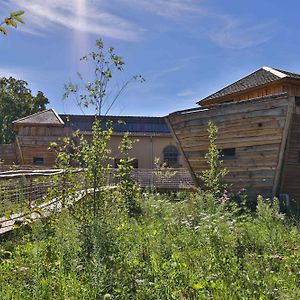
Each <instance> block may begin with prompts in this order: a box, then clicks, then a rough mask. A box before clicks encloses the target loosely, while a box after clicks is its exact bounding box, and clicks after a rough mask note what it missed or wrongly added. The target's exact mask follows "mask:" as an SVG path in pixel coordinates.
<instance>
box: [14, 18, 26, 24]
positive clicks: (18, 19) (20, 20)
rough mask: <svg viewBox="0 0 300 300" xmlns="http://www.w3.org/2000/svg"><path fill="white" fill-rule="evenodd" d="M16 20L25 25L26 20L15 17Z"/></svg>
mask: <svg viewBox="0 0 300 300" xmlns="http://www.w3.org/2000/svg"><path fill="white" fill-rule="evenodd" d="M14 19H15V20H17V21H18V22H19V23H22V24H24V23H25V22H24V20H23V19H22V18H20V17H18V16H15V17H14Z"/></svg>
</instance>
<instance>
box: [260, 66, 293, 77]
mask: <svg viewBox="0 0 300 300" xmlns="http://www.w3.org/2000/svg"><path fill="white" fill-rule="evenodd" d="M262 69H264V70H265V71H268V72H271V73H272V74H274V75H275V76H277V77H279V78H285V77H288V75H287V74H284V73H282V72H281V71H279V70H277V69H274V68H271V67H267V66H264V67H262Z"/></svg>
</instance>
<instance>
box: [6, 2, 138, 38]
mask: <svg viewBox="0 0 300 300" xmlns="http://www.w3.org/2000/svg"><path fill="white" fill-rule="evenodd" d="M9 4H10V7H11V8H12V9H15V8H17V9H23V10H25V15H24V19H25V20H26V23H27V24H26V26H21V27H20V29H21V30H23V31H26V32H29V33H33V34H42V33H44V32H45V31H48V30H49V31H55V30H59V27H65V28H69V29H72V30H76V31H81V32H84V33H89V34H96V35H101V36H106V37H111V38H115V39H120V40H130V41H131V40H136V39H137V38H138V36H139V33H140V31H142V30H141V29H138V27H137V26H136V24H133V23H132V22H130V21H127V20H125V19H123V18H120V17H118V16H116V15H114V14H111V13H109V12H107V11H105V10H102V9H101V1H98V5H95V2H93V1H91V0H63V1H61V0H60V1H59V0H43V1H42V0H28V1H26V2H20V1H17V0H10V1H9ZM26 27H27V28H26Z"/></svg>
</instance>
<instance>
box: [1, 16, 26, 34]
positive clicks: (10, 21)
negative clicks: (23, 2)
mask: <svg viewBox="0 0 300 300" xmlns="http://www.w3.org/2000/svg"><path fill="white" fill-rule="evenodd" d="M23 14H24V11H23V10H18V11H15V12H12V13H10V16H9V17H7V18H5V19H4V21H2V22H1V21H0V33H3V34H5V35H6V34H7V29H6V28H5V27H4V25H5V26H7V27H9V26H11V27H14V28H17V27H18V25H17V23H21V24H24V23H25V22H24V20H23V18H22V17H21V16H22V15H23Z"/></svg>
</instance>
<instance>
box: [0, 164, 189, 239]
mask: <svg viewBox="0 0 300 300" xmlns="http://www.w3.org/2000/svg"><path fill="white" fill-rule="evenodd" d="M74 172H77V173H78V181H79V182H80V180H82V178H83V176H82V175H84V170H83V169H78V170H74ZM115 172H116V170H114V169H112V171H111V173H110V175H109V176H108V178H107V180H106V186H104V187H103V189H106V190H110V189H115V188H116V187H117V184H118V180H117V179H116V178H115V176H114V173H115ZM64 174H65V171H64V170H60V169H50V170H12V171H5V172H0V215H2V217H0V235H1V234H4V233H7V232H9V231H11V230H12V229H14V228H16V227H17V226H16V225H18V224H26V223H30V222H34V220H37V219H40V218H42V217H47V216H49V215H50V214H51V213H52V212H54V211H60V210H61V208H62V200H61V199H59V198H54V199H52V200H49V199H47V197H49V195H48V193H49V191H50V190H51V189H54V188H56V189H58V190H59V189H63V188H64V183H65V181H64V179H63V176H64ZM54 176H61V180H53V178H54ZM132 176H133V179H134V180H135V181H136V182H137V183H138V184H139V185H140V186H141V187H142V188H151V189H156V190H163V191H166V190H172V191H176V190H182V189H191V188H193V187H194V186H193V183H192V179H191V176H190V174H189V173H188V172H187V171H186V170H185V169H159V170H145V169H136V170H134V172H133V174H132ZM92 192H93V189H91V188H84V184H82V187H81V188H79V190H78V191H77V192H76V193H75V196H73V198H72V199H69V200H68V199H67V200H66V204H72V203H75V202H77V201H80V200H81V199H82V198H83V197H84V196H85V195H86V194H87V193H92ZM70 201H71V202H70Z"/></svg>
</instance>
